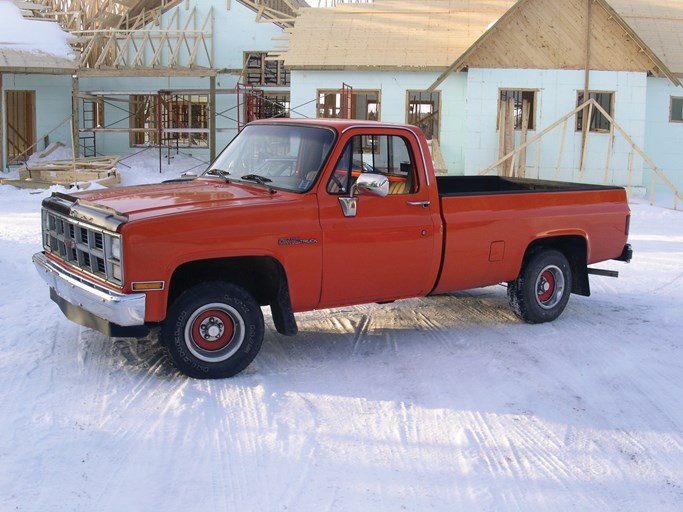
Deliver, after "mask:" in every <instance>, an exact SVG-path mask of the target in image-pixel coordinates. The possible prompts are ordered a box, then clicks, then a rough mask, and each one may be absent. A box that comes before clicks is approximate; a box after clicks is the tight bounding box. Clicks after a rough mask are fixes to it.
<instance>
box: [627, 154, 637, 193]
mask: <svg viewBox="0 0 683 512" xmlns="http://www.w3.org/2000/svg"><path fill="white" fill-rule="evenodd" d="M635 152H636V150H635V147H633V146H631V152H630V153H629V154H628V196H629V197H631V187H632V186H633V156H634V154H635Z"/></svg>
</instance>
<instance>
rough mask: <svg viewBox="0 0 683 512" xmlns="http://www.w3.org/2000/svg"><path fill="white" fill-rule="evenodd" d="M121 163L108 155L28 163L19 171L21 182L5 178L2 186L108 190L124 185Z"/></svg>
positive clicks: (116, 158)
mask: <svg viewBox="0 0 683 512" xmlns="http://www.w3.org/2000/svg"><path fill="white" fill-rule="evenodd" d="M118 161H119V157H118V156H106V157H89V158H76V159H72V160H49V161H40V162H36V163H27V164H25V165H24V167H22V168H21V169H19V179H5V180H2V184H5V185H14V186H16V187H27V188H48V187H51V186H52V185H63V186H65V187H77V188H79V189H85V188H88V187H89V186H90V185H92V184H93V183H97V184H99V185H103V186H107V187H108V186H112V185H116V184H118V183H120V182H121V176H120V175H119V171H118V169H117V168H116V164H117V162H118Z"/></svg>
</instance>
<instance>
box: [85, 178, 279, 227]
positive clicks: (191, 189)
mask: <svg viewBox="0 0 683 512" xmlns="http://www.w3.org/2000/svg"><path fill="white" fill-rule="evenodd" d="M292 196H293V194H291V193H289V192H282V191H275V190H270V189H268V188H267V187H262V186H251V185H248V184H244V183H225V182H223V181H221V180H217V179H196V180H191V181H176V182H167V183H159V184H153V185H137V186H132V187H121V188H114V189H101V190H95V191H91V192H78V193H75V194H73V195H72V197H73V198H74V199H77V200H78V203H79V204H82V205H88V204H89V205H92V206H100V207H102V206H103V207H105V208H106V209H108V210H113V211H114V212H116V213H118V214H120V215H122V216H125V217H127V218H128V220H139V219H143V218H147V217H155V216H157V215H160V214H161V213H163V214H169V213H175V212H181V211H187V210H193V209H209V208H218V207H225V206H238V205H246V204H254V203H261V202H269V203H272V202H274V201H276V202H279V201H282V200H287V199H289V200H291V199H292Z"/></svg>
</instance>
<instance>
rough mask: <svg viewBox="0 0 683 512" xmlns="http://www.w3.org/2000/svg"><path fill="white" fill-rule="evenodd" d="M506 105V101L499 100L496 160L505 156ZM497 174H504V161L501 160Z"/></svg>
mask: <svg viewBox="0 0 683 512" xmlns="http://www.w3.org/2000/svg"><path fill="white" fill-rule="evenodd" d="M499 101H500V100H499ZM507 106H508V104H507V101H500V109H499V111H498V160H500V159H501V158H503V157H504V156H505V120H506V119H507V115H506V112H507ZM498 176H505V162H501V164H500V166H499V167H498Z"/></svg>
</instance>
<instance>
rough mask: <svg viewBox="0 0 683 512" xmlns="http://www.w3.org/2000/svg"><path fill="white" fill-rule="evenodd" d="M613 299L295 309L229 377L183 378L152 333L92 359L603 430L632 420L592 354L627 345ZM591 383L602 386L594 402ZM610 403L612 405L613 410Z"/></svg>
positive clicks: (469, 297)
mask: <svg viewBox="0 0 683 512" xmlns="http://www.w3.org/2000/svg"><path fill="white" fill-rule="evenodd" d="M618 300H619V299H618V297H615V296H611V298H609V297H608V298H606V302H605V301H601V300H596V299H595V298H589V299H586V298H583V297H572V300H571V301H570V303H569V306H568V308H567V310H566V311H565V312H564V314H563V315H562V317H560V318H559V319H557V320H556V321H554V322H551V323H547V324H537V325H530V324H526V323H524V322H522V321H520V320H519V319H518V318H517V317H516V316H515V315H514V313H512V311H511V310H510V308H509V307H508V304H507V298H506V294H505V289H504V288H502V287H489V288H484V289H478V290H474V291H469V292H462V293H455V294H448V295H443V296H437V297H430V298H420V299H408V300H404V301H400V302H396V303H392V304H384V305H378V304H368V305H361V306H353V307H348V308H337V309H329V310H322V311H314V312H308V313H302V314H300V315H297V319H298V322H299V334H298V335H297V336H294V337H287V336H282V335H280V334H278V333H277V332H275V329H274V327H273V325H272V322H271V321H270V320H269V319H268V320H267V322H266V326H267V332H266V336H265V339H264V343H263V347H262V349H261V352H260V353H259V355H258V356H257V357H256V359H255V360H254V362H253V363H252V364H251V365H250V366H249V367H248V368H247V369H246V370H245V371H243V372H242V373H241V374H239V375H237V376H235V377H232V378H229V379H223V380H215V381H193V380H192V379H190V378H188V377H185V376H184V375H182V374H181V373H180V372H178V371H177V370H175V369H174V368H173V366H172V365H171V363H170V361H169V360H168V358H167V356H166V354H165V352H164V350H163V348H161V347H160V346H159V345H158V344H157V343H156V342H155V341H154V340H153V339H145V340H135V339H129V338H120V339H116V340H114V343H113V344H112V345H111V349H110V350H109V351H107V350H106V349H104V352H105V354H102V355H101V356H100V357H101V359H104V358H110V361H109V362H108V363H105V362H104V361H101V362H100V364H109V365H110V366H111V367H112V368H110V371H116V372H119V373H124V374H126V375H127V376H128V378H130V379H131V380H133V381H135V380H136V378H137V379H149V378H150V376H151V377H152V378H154V379H157V380H158V381H159V383H160V385H163V384H162V383H163V382H167V383H168V384H170V385H178V384H179V383H183V382H193V389H195V392H197V393H201V390H202V389H206V390H210V389H214V390H215V389H225V390H226V391H229V390H235V389H244V390H246V389H251V390H252V391H253V390H259V393H261V394H262V395H263V396H264V397H267V396H270V394H277V395H282V393H292V394H294V395H297V396H299V395H301V396H304V395H306V396H307V395H308V394H311V395H315V396H320V395H325V396H330V397H336V398H338V399H353V400H358V399H362V400H375V401H388V402H400V403H406V404H412V405H415V406H421V407H427V408H433V409H451V410H469V411H487V412H490V413H496V414H511V415H522V416H531V415H535V414H539V413H541V414H542V415H543V416H550V417H552V418H553V419H554V420H558V421H562V422H568V423H574V424H575V423H577V422H578V423H581V422H582V421H585V422H587V423H590V424H591V426H593V427H606V428H609V426H610V424H611V422H612V420H611V419H610V417H612V416H614V415H615V414H616V415H617V416H618V418H619V421H620V422H622V423H624V424H628V423H629V422H630V421H631V420H630V419H629V417H628V414H627V413H628V409H629V404H628V402H629V400H632V398H628V394H627V395H626V400H624V398H623V397H622V392H623V390H624V387H628V386H630V384H629V382H628V381H624V375H623V374H622V373H620V372H619V371H618V370H614V369H610V370H609V371H608V370H607V369H608V365H605V364H602V363H601V361H606V360H608V359H609V357H610V356H612V357H613V354H615V353H617V352H624V350H629V346H630V343H627V344H626V345H625V344H624V339H623V337H622V336H621V335H620V331H623V332H624V333H625V332H627V331H628V330H631V329H632V328H633V324H632V322H640V320H638V319H634V318H633V312H634V311H633V309H632V308H627V307H623V306H620V305H619V304H618V303H617V302H618ZM94 334H95V335H98V334H97V333H94ZM98 336H99V335H98ZM91 348H92V349H93V350H101V349H103V347H102V346H99V347H91ZM106 352H109V353H108V354H107V353H106ZM624 357H626V358H628V355H625V356H624ZM612 361H613V360H612ZM611 364H612V366H613V362H612V363H611ZM642 371H645V372H646V371H647V368H646V367H645V368H643V369H642ZM151 374H153V375H151ZM136 375H137V377H136ZM595 389H601V393H600V395H599V396H598V397H596V396H595ZM207 392H208V391H207ZM645 402H646V403H636V402H634V403H633V404H632V405H633V409H634V410H637V411H638V410H640V411H644V412H643V414H645V412H646V411H650V412H649V413H652V414H656V410H655V409H656V406H655V404H654V403H653V402H651V401H648V400H645ZM616 404H620V405H619V408H620V410H621V412H620V411H617V410H614V411H612V409H614V408H615V407H616ZM587 411H588V412H587ZM641 416H642V414H641V413H638V414H637V415H636V416H635V418H636V419H637V418H639V417H641ZM603 417H604V422H603V419H601V418H603ZM634 421H636V420H634ZM638 421H640V420H638ZM596 422H597V423H596Z"/></svg>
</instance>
